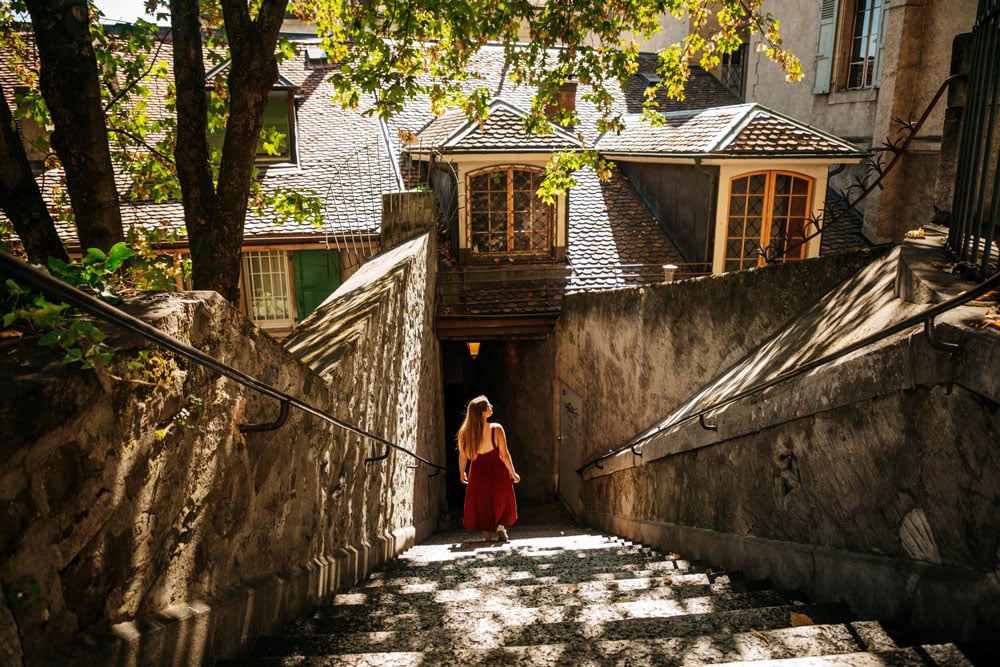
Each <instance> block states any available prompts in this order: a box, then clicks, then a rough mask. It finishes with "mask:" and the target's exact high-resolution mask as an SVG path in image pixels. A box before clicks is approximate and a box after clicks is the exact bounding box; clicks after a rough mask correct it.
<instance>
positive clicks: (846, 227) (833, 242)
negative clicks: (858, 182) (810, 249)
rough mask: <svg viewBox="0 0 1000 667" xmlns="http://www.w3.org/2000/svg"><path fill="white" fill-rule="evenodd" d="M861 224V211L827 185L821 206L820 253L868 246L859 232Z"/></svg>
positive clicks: (862, 224)
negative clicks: (821, 232) (824, 199)
mask: <svg viewBox="0 0 1000 667" xmlns="http://www.w3.org/2000/svg"><path fill="white" fill-rule="evenodd" d="M863 226H864V217H863V216H862V215H861V213H859V212H858V210H857V209H856V208H854V207H852V206H850V205H849V204H848V202H847V200H846V199H844V197H843V195H841V194H840V193H839V192H837V191H836V190H834V189H833V188H829V187H828V188H827V189H826V204H825V206H824V208H823V235H822V243H821V247H820V254H821V255H828V254H830V253H834V252H842V251H845V250H860V249H862V248H870V247H871V245H872V244H871V243H870V242H869V241H868V239H866V238H865V237H864V235H863V234H862V233H861V230H862V228H863Z"/></svg>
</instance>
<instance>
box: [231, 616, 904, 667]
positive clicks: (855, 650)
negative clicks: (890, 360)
mask: <svg viewBox="0 0 1000 667" xmlns="http://www.w3.org/2000/svg"><path fill="white" fill-rule="evenodd" d="M859 624H861V625H869V624H874V625H878V622H877V621H855V622H850V623H837V624H818V625H811V626H800V627H787V628H775V629H771V630H760V631H751V632H736V633H732V634H730V635H728V636H727V641H728V640H731V641H732V642H733V643H734V644H735V643H736V642H738V641H739V640H740V639H746V640H751V641H752V638H757V639H760V640H762V641H764V642H765V645H770V643H771V642H772V641H773V642H775V643H777V644H779V645H780V644H781V642H782V640H783V639H787V635H790V634H801V633H802V632H803V631H806V632H809V631H815V632H817V633H819V634H822V633H823V632H824V631H826V630H829V629H831V628H834V629H839V628H844V629H845V630H846V633H847V634H849V635H850V636H851V638H852V640H853V641H854V642H855V643H856V644H857V645H854V646H845V647H843V648H844V652H843V653H838V654H830V653H823V654H819V655H812V656H803V657H802V658H785V659H778V660H775V659H764V660H747V661H742V662H740V661H737V662H729V663H722V664H728V665H739V664H748V665H758V666H763V665H766V664H769V663H775V664H777V665H784V666H788V665H789V663H788V661H789V660H799V659H805V660H814V661H815V660H818V659H822V658H823V657H825V656H829V655H851V656H857V655H864V654H876V655H877V654H885V655H888V654H892V653H894V652H898V651H900V650H903V649H901V647H898V646H896V645H895V644H892V645H891V646H889V645H880V646H879V647H877V648H875V647H872V646H866V645H865V644H864V643H863V642H861V641H860V640H859V639H858V635H857V632H856V628H852V627H851V626H856V625H859ZM689 639H690V638H681V637H673V638H670V637H666V638H658V639H650V638H639V639H632V640H594V641H593V642H589V643H588V647H593V648H598V649H599V648H602V647H613V646H616V645H621V644H623V643H628V644H631V645H636V646H639V647H653V648H655V647H656V646H657V644H660V643H663V642H664V641H667V642H669V641H670V640H675V641H686V640H689ZM886 639H888V635H886ZM889 641H890V642H891V640H889ZM567 645H568V644H566V643H550V644H521V645H508V646H503V647H499V648H497V647H494V648H467V649H460V650H458V651H456V652H448V653H447V655H448V657H449V658H451V659H454V658H456V657H458V656H459V654H461V656H462V657H463V658H467V657H469V656H476V655H494V654H496V653H498V652H502V653H514V654H517V653H523V652H525V651H530V652H532V653H537V652H542V651H545V650H546V649H556V648H559V647H565V646H567ZM859 649H860V650H859ZM444 654H445V652H444V651H441V650H432V651H371V652H358V653H330V654H325V655H310V656H301V655H289V656H252V657H249V658H244V659H241V660H238V661H237V660H234V661H226V662H221V663H219V664H218V665H217V667H236V666H237V665H241V666H243V667H252V666H253V665H260V666H262V667H263V666H265V665H277V664H280V665H285V666H290V665H310V664H314V663H315V664H327V663H324V662H322V661H324V660H327V659H329V658H333V657H335V658H338V661H342V662H343V664H352V663H354V662H358V661H361V660H363V659H368V660H369V662H365V663H363V664H372V665H375V664H392V665H399V666H405V665H410V664H412V665H421V664H426V660H427V659H428V657H433V656H435V655H444ZM352 658H354V659H356V660H351V659H352ZM407 659H409V660H412V662H406V660H407ZM472 664H475V662H473V663H472Z"/></svg>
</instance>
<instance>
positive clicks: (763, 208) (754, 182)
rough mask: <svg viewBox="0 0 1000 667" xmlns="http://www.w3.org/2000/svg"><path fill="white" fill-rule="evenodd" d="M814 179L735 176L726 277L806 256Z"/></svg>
mask: <svg viewBox="0 0 1000 667" xmlns="http://www.w3.org/2000/svg"><path fill="white" fill-rule="evenodd" d="M812 186H813V179H811V178H809V177H808V176H803V175H801V174H792V173H785V172H780V171H759V172H755V173H752V174H744V175H742V176H737V177H736V178H734V179H733V180H732V181H731V182H730V187H729V216H728V219H727V225H726V226H727V230H726V259H725V264H724V268H725V270H726V271H738V270H739V269H748V268H750V267H754V266H760V265H763V264H765V263H767V262H775V261H779V262H785V261H789V260H795V259H802V258H804V257H805V256H806V247H807V244H808V239H807V238H806V228H807V224H808V222H809V216H810V213H811V211H812Z"/></svg>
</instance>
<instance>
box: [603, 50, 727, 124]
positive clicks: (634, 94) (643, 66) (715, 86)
mask: <svg viewBox="0 0 1000 667" xmlns="http://www.w3.org/2000/svg"><path fill="white" fill-rule="evenodd" d="M638 61H639V62H638V64H639V71H638V72H636V73H635V74H633V75H632V76H630V77H629V79H628V81H627V82H626V85H625V109H623V111H624V112H626V113H630V114H634V113H641V112H642V104H643V102H644V101H645V99H646V98H645V90H646V86H647V85H648V83H647V81H646V79H645V78H644V76H643V75H644V74H646V73H653V72H655V71H656V68H657V66H658V64H659V57H658V56H657V55H656V54H655V53H640V54H639V58H638ZM656 101H657V104H658V106H656V107H654V108H655V109H656V110H657V111H659V112H660V113H672V112H674V111H690V110H693V109H707V108H709V107H723V106H731V105H733V104H739V103H740V101H741V100H740V98H739V97H737V96H736V94H735V93H733V92H732V91H731V90H729V89H728V88H726V86H725V85H723V83H722V82H721V81H719V80H718V79H717V78H715V76H714V75H712V74H711V73H709V72H706V71H705V70H703V69H702V68H701V67H698V66H692V67H691V76H690V77H689V78H688V81H687V83H686V84H685V85H684V99H683V100H674V99H671V98H669V97H667V93H666V92H665V91H663V90H659V91H657V94H656Z"/></svg>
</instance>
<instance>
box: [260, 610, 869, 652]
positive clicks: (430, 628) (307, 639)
mask: <svg viewBox="0 0 1000 667" xmlns="http://www.w3.org/2000/svg"><path fill="white" fill-rule="evenodd" d="M744 602H745V603H747V604H751V603H752V602H753V598H752V597H747V598H746V599H745V600H744ZM615 606H617V605H615ZM556 609H557V611H554V612H551V613H563V612H566V611H567V610H568V612H569V613H571V614H572V616H571V617H570V618H568V619H559V620H549V621H547V620H545V617H544V616H545V614H546V613H549V610H544V609H543V610H534V609H508V610H496V611H489V612H482V613H478V614H476V613H469V614H463V615H462V618H463V621H462V622H461V623H458V622H456V621H455V618H454V615H453V614H451V613H448V614H446V613H445V609H444V608H442V613H441V615H440V617H439V618H437V619H436V620H434V621H431V622H426V625H425V626H423V627H413V626H406V625H405V624H401V628H402V629H389V630H386V629H382V630H374V631H370V632H343V631H341V632H334V633H330V634H316V635H311V634H303V635H274V636H271V637H264V638H261V639H260V640H258V642H257V644H256V645H255V647H254V654H255V655H269V656H274V655H290V654H302V655H327V654H333V653H344V652H351V651H353V652H358V651H359V650H363V651H365V652H371V651H376V652H387V651H427V650H442V651H443V650H448V649H449V648H454V647H457V646H468V645H470V643H471V644H473V645H475V646H478V647H481V648H499V647H502V646H529V645H536V644H562V643H574V642H583V643H586V642H592V641H598V640H622V641H626V640H631V639H660V638H667V637H700V636H706V635H715V634H732V633H735V632H753V631H762V630H764V629H775V628H783V627H791V626H792V625H793V621H792V617H791V614H792V613H793V612H794V613H796V614H801V615H804V616H807V617H808V618H809V619H811V621H812V622H813V624H830V623H843V622H845V621H848V620H853V619H852V618H851V617H850V613H849V611H848V610H847V608H846V607H844V606H843V605H808V604H807V605H801V606H791V605H776V606H771V607H754V608H737V609H729V610H715V611H710V612H704V611H697V610H699V609H701V608H700V607H697V606H692V610H694V611H688V613H684V612H685V610H684V609H682V608H675V609H674V610H673V611H676V612H681V613H676V614H674V615H667V616H663V615H658V616H648V615H647V616H644V615H642V614H643V613H645V611H644V608H643V607H642V606H640V605H634V606H632V607H631V608H629V607H624V608H621V609H613V608H612V609H609V608H608V607H605V606H593V607H575V608H574V607H564V608H556ZM649 613H655V612H654V611H653V610H649ZM668 613H669V612H668ZM418 618H422V619H426V616H424V615H420V616H419V617H418V616H417V615H414V618H413V619H412V620H413V621H414V622H416V621H417V620H418Z"/></svg>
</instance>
